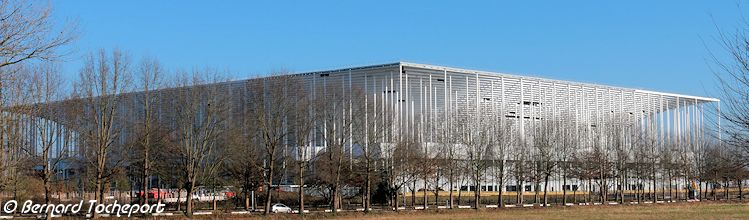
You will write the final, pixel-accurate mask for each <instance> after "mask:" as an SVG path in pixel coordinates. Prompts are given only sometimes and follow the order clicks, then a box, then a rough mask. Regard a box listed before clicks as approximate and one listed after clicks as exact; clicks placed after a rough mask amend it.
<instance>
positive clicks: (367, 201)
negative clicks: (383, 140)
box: [364, 157, 372, 212]
mask: <svg viewBox="0 0 749 220" xmlns="http://www.w3.org/2000/svg"><path fill="white" fill-rule="evenodd" d="M367 158H369V157H367ZM370 163H371V162H370V161H369V159H367V164H366V169H367V174H366V176H365V178H366V180H365V181H364V182H365V186H364V187H365V190H364V193H365V194H364V212H369V206H370V203H371V202H372V199H371V197H372V180H371V178H372V177H371V176H370V175H371V169H372V167H371V164H370Z"/></svg>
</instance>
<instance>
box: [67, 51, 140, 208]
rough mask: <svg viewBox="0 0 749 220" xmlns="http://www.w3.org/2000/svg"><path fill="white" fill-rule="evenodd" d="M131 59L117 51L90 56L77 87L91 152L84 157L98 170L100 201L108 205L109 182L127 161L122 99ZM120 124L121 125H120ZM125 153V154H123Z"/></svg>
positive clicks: (126, 84)
mask: <svg viewBox="0 0 749 220" xmlns="http://www.w3.org/2000/svg"><path fill="white" fill-rule="evenodd" d="M129 65H130V64H129V60H128V58H127V57H126V56H125V55H124V54H123V53H122V52H120V51H118V50H115V51H113V52H112V53H111V55H109V54H107V52H106V51H104V50H101V51H100V52H99V53H98V56H96V57H94V56H93V55H92V56H90V57H89V58H88V59H87V60H86V62H85V66H84V68H83V69H82V70H81V72H80V80H81V81H80V82H79V83H78V84H76V85H75V89H76V90H75V91H76V95H77V96H78V97H80V98H79V99H80V100H81V104H82V106H81V112H79V113H80V115H77V117H78V118H77V121H78V122H80V123H82V124H83V125H82V127H81V129H82V133H81V135H82V138H83V141H84V144H85V145H86V147H87V149H86V150H85V151H84V152H85V153H84V155H85V156H86V158H88V161H89V162H90V163H91V165H92V167H94V168H95V171H94V172H95V173H94V175H95V176H94V179H95V187H96V193H95V195H96V200H97V201H98V202H99V203H101V202H103V201H104V193H105V192H106V191H107V187H106V186H107V183H108V182H109V180H110V179H111V178H112V177H114V176H115V174H117V173H118V172H120V171H121V166H120V165H121V164H122V163H123V161H124V158H122V156H123V155H125V154H121V153H117V152H118V151H120V150H123V149H122V147H121V144H119V142H118V140H119V134H120V131H119V129H123V127H124V125H123V123H124V120H120V117H121V114H122V112H120V111H121V107H122V106H121V101H123V100H122V99H123V98H124V96H122V95H123V94H125V93H126V92H128V91H130V82H131V81H130V74H131V72H130V66H129ZM118 123H119V124H118ZM122 152H124V151H122Z"/></svg>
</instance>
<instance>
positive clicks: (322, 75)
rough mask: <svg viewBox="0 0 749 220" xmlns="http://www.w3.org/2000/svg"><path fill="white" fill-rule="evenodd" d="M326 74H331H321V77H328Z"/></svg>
mask: <svg viewBox="0 0 749 220" xmlns="http://www.w3.org/2000/svg"><path fill="white" fill-rule="evenodd" d="M326 76H330V74H327V73H323V74H320V77H326Z"/></svg>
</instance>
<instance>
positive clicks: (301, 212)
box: [299, 162, 369, 216]
mask: <svg viewBox="0 0 749 220" xmlns="http://www.w3.org/2000/svg"><path fill="white" fill-rule="evenodd" d="M367 174H369V173H367ZM367 181H369V179H367ZM367 190H369V182H367ZM367 194H369V191H367ZM365 207H366V204H365ZM364 210H365V211H366V208H365V209H364ZM299 215H302V216H303V215H304V162H301V163H299Z"/></svg>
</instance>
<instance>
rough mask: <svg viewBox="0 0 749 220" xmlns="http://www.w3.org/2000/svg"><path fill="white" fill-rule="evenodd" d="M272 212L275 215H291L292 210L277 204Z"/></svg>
mask: <svg viewBox="0 0 749 220" xmlns="http://www.w3.org/2000/svg"><path fill="white" fill-rule="evenodd" d="M270 210H271V211H272V212H273V213H291V208H289V207H288V206H286V205H284V204H281V203H276V204H275V205H273V207H272V208H271V209H270Z"/></svg>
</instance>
